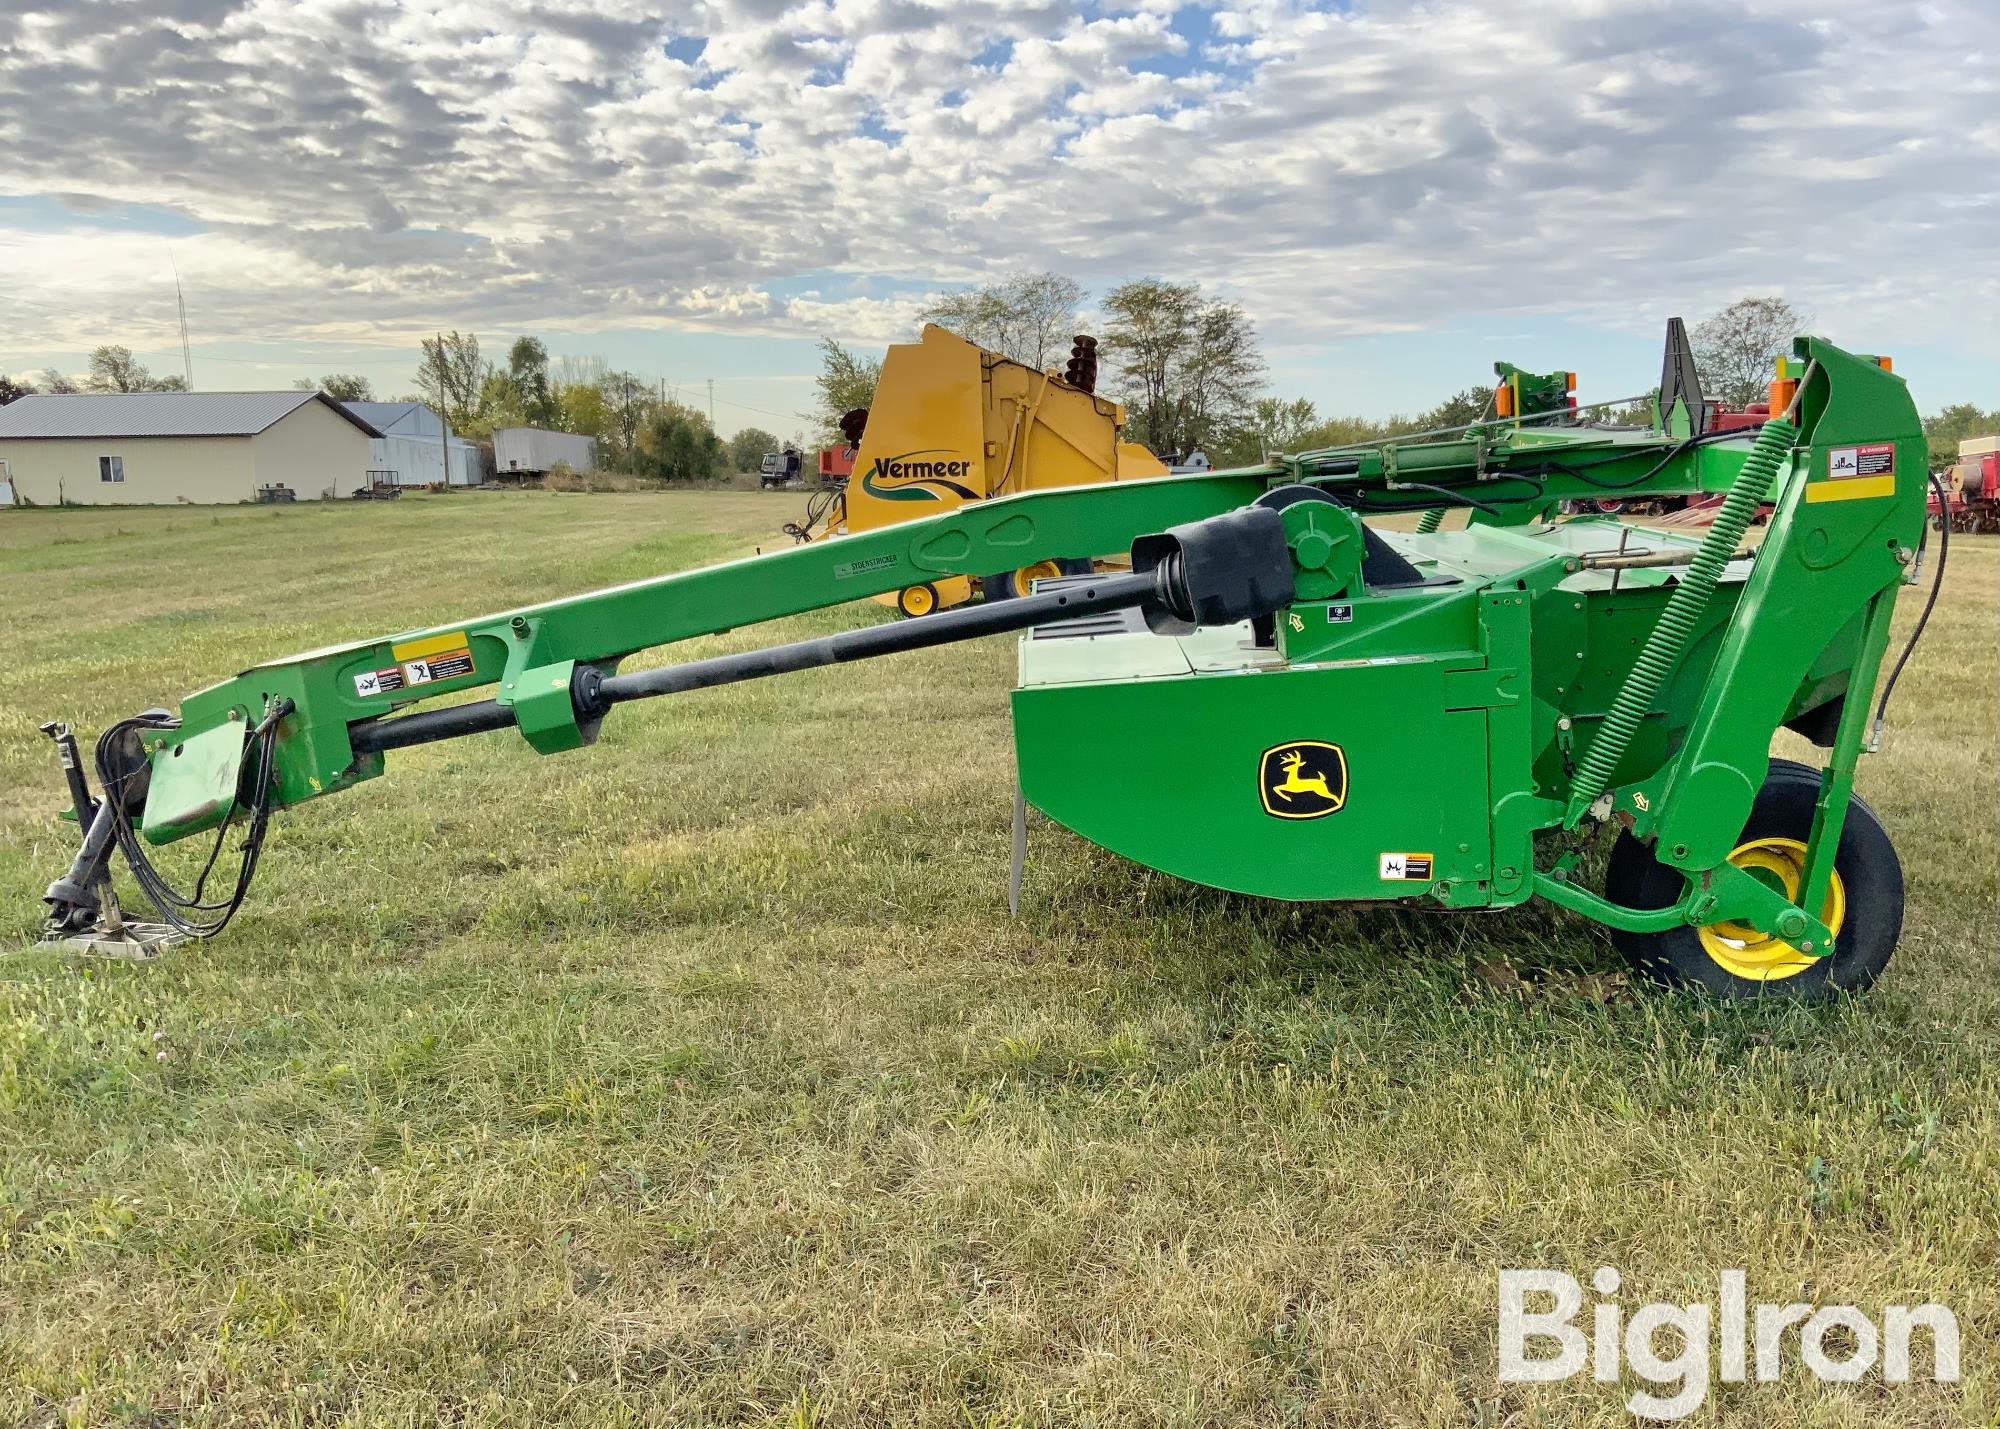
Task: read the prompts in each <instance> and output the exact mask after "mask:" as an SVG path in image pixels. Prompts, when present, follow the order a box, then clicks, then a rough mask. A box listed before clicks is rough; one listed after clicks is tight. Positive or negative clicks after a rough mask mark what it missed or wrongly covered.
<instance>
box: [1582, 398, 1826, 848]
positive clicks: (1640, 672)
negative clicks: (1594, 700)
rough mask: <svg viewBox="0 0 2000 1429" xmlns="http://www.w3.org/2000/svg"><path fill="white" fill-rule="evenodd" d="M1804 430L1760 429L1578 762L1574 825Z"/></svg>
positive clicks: (1774, 423)
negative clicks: (1657, 619)
mask: <svg viewBox="0 0 2000 1429" xmlns="http://www.w3.org/2000/svg"><path fill="white" fill-rule="evenodd" d="M1798 434H1799V429H1798V428H1797V427H1796V426H1794V425H1793V424H1792V423H1790V422H1788V421H1786V420H1784V419H1783V418H1782V417H1774V418H1772V419H1771V420H1770V421H1768V422H1766V423H1765V424H1764V429H1763V430H1762V431H1761V432H1759V433H1758V434H1757V440H1756V442H1755V443H1754V444H1753V445H1752V446H1751V448H1750V455H1749V456H1748V457H1747V458H1745V460H1744V462H1743V469H1742V470H1741V471H1739V472H1738V473H1737V474H1736V480H1735V482H1734V483H1733V484H1732V485H1731V486H1730V488H1729V495H1728V496H1726V497H1724V498H1723V502H1722V506H1721V508H1720V509H1719V510H1718V511H1717V512H1716V517H1715V524H1714V525H1713V526H1710V527H1709V528H1708V534H1707V535H1706V536H1704V537H1703V538H1702V542H1701V545H1700V547H1699V548H1698V549H1697V550H1696V551H1695V554H1694V559H1693V560H1692V561H1690V562H1689V563H1688V568H1687V571H1686V573H1685V574H1684V575H1683V576H1682V577H1681V583H1680V584H1679V585H1678V586H1676V587H1675V588H1674V593H1673V594H1672V595H1671V596H1669V597H1667V604H1666V608H1665V609H1664V610H1662V611H1661V612H1660V618H1659V621H1658V622H1657V623H1656V624H1655V625H1654V626H1653V633H1652V634H1651V635H1649V636H1647V637H1646V648H1645V649H1644V650H1643V651H1641V652H1640V654H1639V658H1638V659H1637V660H1635V661H1634V662H1633V664H1632V668H1631V670H1630V671H1629V672H1628V673H1627V674H1626V676H1625V683H1624V684H1623V685H1622V686H1620V687H1619V690H1618V697H1617V698H1616V699H1614V700H1613V701H1612V702H1611V708H1610V710H1609V711H1608V712H1607V713H1606V714H1605V716H1604V722H1603V723H1602V724H1600V725H1599V726H1598V727H1597V735H1596V737H1595V738H1594V739H1592V740H1591V741H1590V747H1589V748H1588V749H1586V750H1585V751H1584V753H1583V758H1582V759H1580V760H1578V761H1577V768H1576V778H1575V780H1574V782H1573V783H1572V784H1571V786H1570V796H1569V810H1568V817H1567V818H1566V820H1565V823H1566V824H1568V825H1572V826H1573V825H1574V824H1575V823H1576V822H1577V821H1578V820H1579V819H1581V818H1582V817H1583V814H1584V811H1585V810H1586V809H1588V808H1589V807H1590V806H1591V805H1592V804H1593V803H1595V802H1596V800H1597V797H1598V795H1600V794H1602V793H1603V792H1604V790H1605V788H1606V786H1608V785H1609V784H1610V782H1611V776H1612V774H1613V773H1615V772H1616V771H1617V768H1618V761H1619V760H1621V759H1623V758H1624V757H1625V749H1626V746H1627V745H1629V744H1631V742H1632V736H1633V735H1634V734H1636V733H1638V731H1639V724H1640V722H1641V721H1642V720H1644V719H1645V717H1646V715H1647V713H1648V712H1650V711H1651V710H1652V708H1653V701H1654V699H1655V698H1657V697H1658V695H1659V693H1660V686H1661V685H1663V684H1664V683H1666V678H1667V676H1668V675H1669V674H1670V673H1672V671H1673V669H1674V667H1675V666H1676V665H1678V664H1679V663H1680V660H1681V656H1682V655H1683V654H1685V653H1686V651H1687V646H1688V641H1689V640H1690V639H1691V638H1692V637H1693V635H1694V631H1695V627H1696V625H1698V624H1699V623H1700V621H1701V615H1702V612H1703V611H1704V610H1706V609H1707V608H1708V602H1709V600H1710V598H1711V597H1712V596H1714V594H1715V587H1716V584H1717V582H1718V581H1719V579H1720V578H1721V575H1722V568H1723V567H1724V566H1726V565H1728V564H1729V559H1730V557H1731V556H1733V555H1734V554H1735V553H1736V549H1737V543H1738V542H1740V541H1741V540H1742V539H1743V533H1744V532H1745V531H1747V530H1748V529H1749V527H1750V518H1751V517H1753V516H1755V515H1756V514H1757V508H1758V507H1759V506H1761V505H1763V503H1764V498H1765V497H1766V496H1767V495H1768V494H1769V493H1770V490H1771V483H1772V482H1773V481H1774V480H1776V478H1777V475H1778V464H1779V462H1780V461H1782V460H1783V459H1784V456H1785V454H1786V453H1787V452H1788V451H1790V449H1791V445H1792V442H1793V441H1794V440H1795V439H1796V438H1797V437H1798Z"/></svg>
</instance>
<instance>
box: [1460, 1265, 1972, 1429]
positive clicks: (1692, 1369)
mask: <svg viewBox="0 0 2000 1429" xmlns="http://www.w3.org/2000/svg"><path fill="white" fill-rule="evenodd" d="M1621 1282H1622V1277H1621V1276H1620V1275H1619V1273H1618V1272H1617V1271H1616V1270H1614V1269H1612V1268H1611V1267H1610V1266H1608V1265H1604V1266H1599V1267H1598V1268H1597V1271H1596V1273H1595V1274H1594V1275H1592V1276H1591V1278H1590V1283H1591V1285H1592V1286H1593V1287H1594V1288H1595V1289H1596V1291H1597V1293H1598V1295H1599V1296H1601V1297H1603V1298H1602V1299H1600V1300H1599V1302H1598V1303H1597V1304H1596V1305H1594V1306H1593V1307H1592V1308H1591V1311H1590V1316H1589V1320H1588V1327H1589V1328H1588V1330H1587V1331H1586V1329H1585V1328H1584V1326H1582V1325H1580V1324H1579V1323H1578V1316H1579V1313H1580V1312H1581V1311H1582V1310H1583V1287H1582V1285H1580V1284H1579V1283H1578V1282H1577V1279H1576V1277H1575V1276H1573V1275H1570V1274H1568V1273H1567V1272H1565V1271H1561V1270H1503V1271H1501V1272H1500V1373H1499V1378H1500V1382H1501V1383H1502V1384H1547V1383H1552V1382H1555V1381H1559V1380H1565V1379H1573V1378H1575V1377H1576V1376H1577V1375H1579V1374H1581V1373H1582V1372H1583V1369H1584V1366H1585V1365H1586V1364H1588V1365H1589V1366H1590V1369H1591V1373H1592V1375H1593V1377H1594V1378H1596V1379H1597V1380H1598V1381H1599V1382H1600V1383H1604V1384H1615V1383H1617V1382H1618V1379H1619V1376H1620V1373H1621V1366H1623V1367H1628V1368H1630V1369H1631V1371H1632V1373H1633V1374H1635V1375H1636V1376H1638V1377H1639V1378H1640V1379H1642V1380H1645V1381H1647V1382H1648V1383H1649V1384H1651V1385H1653V1386H1655V1387H1657V1388H1658V1389H1659V1390H1661V1391H1662V1392H1661V1393H1650V1392H1648V1391H1646V1390H1640V1391H1637V1392H1635V1393H1634V1394H1633V1395H1632V1396H1631V1398H1629V1399H1627V1400H1626V1401H1625V1407H1626V1408H1627V1409H1628V1410H1630V1411H1631V1412H1632V1413H1633V1414H1636V1415H1638V1416H1640V1417H1641V1418H1645V1419H1682V1418H1685V1417H1686V1416H1688V1415H1689V1414H1692V1413H1693V1412H1694V1411H1695V1410H1696V1409H1698V1408H1700V1407H1701V1405H1702V1403H1703V1401H1705V1400H1706V1399H1707V1398H1708V1389H1709V1385H1710V1383H1711V1371H1713V1378H1714V1379H1716V1380H1720V1382H1722V1383H1724V1384H1743V1383H1745V1382H1748V1381H1752V1380H1754V1381H1755V1382H1756V1383H1758V1384H1770V1383H1772V1382H1773V1381H1775V1380H1776V1379H1777V1378H1778V1377H1779V1375H1780V1373H1781V1371H1782V1369H1783V1367H1784V1364H1785V1362H1786V1360H1787V1359H1788V1358H1789V1359H1796V1360H1797V1361H1798V1362H1799V1363H1801V1364H1803V1365H1804V1366H1805V1368H1806V1370H1807V1372H1808V1373H1810V1374H1812V1375H1814V1376H1815V1377H1816V1378H1818V1379H1821V1380H1824V1381H1826V1382H1828V1383H1832V1384H1848V1383H1852V1382H1854V1381H1856V1380H1859V1379H1862V1378H1864V1377H1866V1376H1867V1375H1869V1374H1870V1373H1878V1374H1879V1376H1880V1378H1881V1380H1882V1382H1883V1383H1885V1384H1904V1383H1907V1382H1908V1381H1909V1379H1910V1377H1911V1367H1910V1366H1911V1341H1912V1339H1913V1338H1915V1339H1916V1342H1917V1345H1918V1348H1919V1352H1920V1357H1921V1358H1927V1359H1928V1361H1929V1363H1928V1366H1927V1368H1928V1370H1929V1376H1930V1378H1931V1379H1933V1380H1936V1381H1937V1382H1939V1383H1941V1384H1943V1383H1953V1382H1955V1381H1956V1380H1957V1379H1958V1317H1957V1316H1956V1315H1954V1314H1953V1313H1952V1312H1951V1311H1950V1310H1948V1309H1946V1308H1945V1307H1944V1306H1942V1305H1937V1304H1930V1303H1926V1304H1921V1305H1885V1306H1883V1307H1882V1314H1881V1316H1880V1317H1879V1319H1877V1318H1872V1317H1870V1316H1869V1315H1867V1314H1865V1313H1863V1312H1862V1311H1861V1310H1860V1309H1859V1308H1857V1307H1855V1306H1853V1305H1821V1306H1818V1307H1815V1306H1812V1305H1801V1304H1785V1305H1767V1304H1758V1305H1754V1306H1753V1305H1751V1304H1749V1296H1748V1279H1747V1277H1746V1275H1745V1274H1744V1272H1743V1271H1741V1270H1725V1271H1723V1272H1722V1274H1721V1275H1720V1276H1719V1277H1718V1278H1717V1284H1716V1296H1715V1299H1714V1300H1713V1301H1712V1302H1710V1303H1707V1304H1702V1303H1696V1304H1692V1305H1674V1304H1668V1303H1665V1302H1655V1303H1651V1304H1645V1305H1638V1306H1633V1307H1630V1309H1629V1313H1628V1307H1627V1306H1625V1305H1624V1304H1623V1303H1621V1302H1620V1301H1618V1300H1617V1299H1616V1298H1615V1297H1616V1296H1617V1294H1618V1288H1619V1285H1620V1284H1621ZM1531 1297H1532V1298H1533V1299H1534V1300H1535V1301H1536V1302H1537V1303H1536V1304H1535V1305H1534V1306H1533V1307H1532V1308H1531V1307H1530V1304H1529V1301H1530V1298H1531ZM1663 1331H1664V1332H1667V1333H1665V1334H1663V1333H1662V1332H1663ZM1662 1341H1666V1342H1667V1343H1666V1344H1664V1345H1663V1344H1662Z"/></svg>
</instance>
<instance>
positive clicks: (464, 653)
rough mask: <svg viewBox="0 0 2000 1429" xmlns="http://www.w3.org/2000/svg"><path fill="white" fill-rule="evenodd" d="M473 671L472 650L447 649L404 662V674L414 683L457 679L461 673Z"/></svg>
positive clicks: (424, 683) (422, 683)
mask: <svg viewBox="0 0 2000 1429" xmlns="http://www.w3.org/2000/svg"><path fill="white" fill-rule="evenodd" d="M471 673H472V652H471V651H470V650H465V649H459V650H446V651H442V652H441V653H439V654H436V655H432V656H431V657H430V658H428V659H425V660H406V661H404V662H403V676H404V678H405V679H407V680H408V681H409V682H410V683H411V684H413V685H427V684H429V683H430V682H431V681H433V680H455V679H457V678H458V677H459V676H460V675H470V674H471Z"/></svg>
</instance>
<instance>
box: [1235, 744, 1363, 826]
mask: <svg viewBox="0 0 2000 1429" xmlns="http://www.w3.org/2000/svg"><path fill="white" fill-rule="evenodd" d="M1257 792H1258V795H1259V796H1260V797H1261V798H1262V800H1263V803H1264V812H1265V813H1267V814H1269V815H1271V816H1272V817H1273V818H1277V819H1320V818H1325V817H1326V816H1327V815H1328V814H1331V813H1334V812H1335V811H1337V810H1338V809H1339V808H1340V806H1341V805H1342V804H1344V803H1346V802H1347V756H1346V755H1345V754H1342V753H1341V752H1340V746H1339V745H1337V744H1328V743H1326V742H1325V741H1324V740H1318V739H1295V740H1293V741H1292V742H1291V743H1290V744H1278V745H1273V746H1272V747H1271V748H1269V749H1267V750H1265V751H1264V758H1263V761H1262V763H1261V765H1260V768H1259V771H1258V778H1257Z"/></svg>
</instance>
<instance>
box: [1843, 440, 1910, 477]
mask: <svg viewBox="0 0 2000 1429" xmlns="http://www.w3.org/2000/svg"><path fill="white" fill-rule="evenodd" d="M1895 474H1896V444H1895V443H1894V442H1870V443H1868V445H1866V446H1861V447H1835V448H1833V449H1832V450H1831V451H1829V452H1828V453H1827V454H1826V475H1827V480H1829V481H1846V480H1848V479H1850V478H1852V477H1857V476H1894V475H1895Z"/></svg>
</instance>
